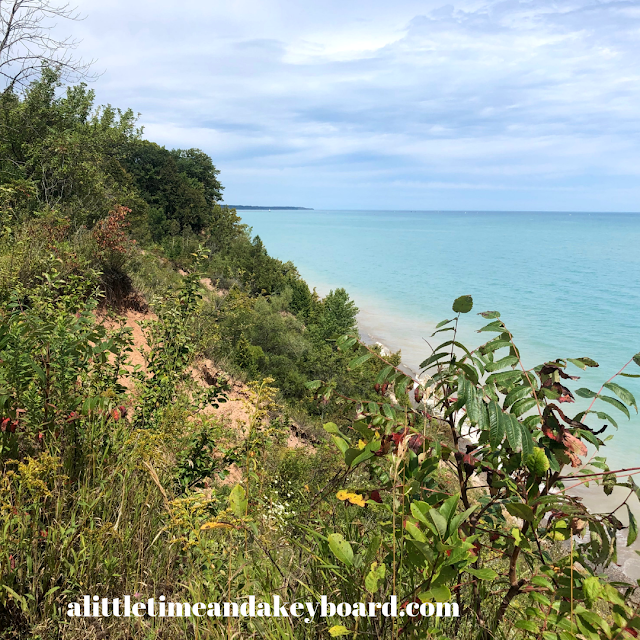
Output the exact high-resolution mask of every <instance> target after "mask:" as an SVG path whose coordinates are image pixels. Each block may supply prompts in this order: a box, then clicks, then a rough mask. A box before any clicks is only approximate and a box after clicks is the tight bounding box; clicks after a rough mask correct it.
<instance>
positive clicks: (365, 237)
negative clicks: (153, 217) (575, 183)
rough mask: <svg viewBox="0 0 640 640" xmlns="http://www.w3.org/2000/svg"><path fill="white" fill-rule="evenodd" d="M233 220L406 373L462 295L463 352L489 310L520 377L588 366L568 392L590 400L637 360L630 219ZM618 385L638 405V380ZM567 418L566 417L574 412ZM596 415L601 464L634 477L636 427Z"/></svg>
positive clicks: (386, 215) (639, 235) (393, 215)
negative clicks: (339, 291) (555, 363)
mask: <svg viewBox="0 0 640 640" xmlns="http://www.w3.org/2000/svg"><path fill="white" fill-rule="evenodd" d="M239 213H240V215H241V216H242V218H243V220H244V222H245V223H247V224H248V225H250V226H251V227H252V228H253V233H254V234H257V235H259V236H260V237H261V238H262V240H263V241H264V243H265V245H266V247H267V250H268V251H269V253H270V254H271V255H272V256H275V257H277V258H279V259H281V260H284V261H287V260H291V261H293V263H294V264H295V265H296V266H297V267H298V269H299V271H300V273H301V275H302V276H303V277H304V278H305V280H306V281H307V282H308V283H309V285H310V286H311V287H317V288H318V292H319V293H321V294H324V293H326V292H328V291H329V289H331V288H336V287H344V288H345V289H347V291H348V292H349V293H350V295H351V297H352V298H353V299H354V300H355V302H356V304H357V305H358V307H359V308H360V315H359V318H358V319H359V323H360V328H361V331H363V332H365V333H368V334H369V335H371V336H373V337H374V338H375V339H376V340H380V341H381V342H383V343H384V344H386V345H388V346H389V347H391V348H393V349H398V348H400V349H402V355H403V360H404V361H405V362H406V364H407V365H408V366H410V367H412V368H413V369H417V365H418V363H419V362H420V361H421V360H422V359H424V358H425V357H426V356H427V355H429V353H430V351H429V348H428V346H427V344H426V343H425V341H424V339H427V340H429V342H431V343H432V344H434V345H435V343H436V342H437V339H438V336H436V337H435V338H434V339H432V338H430V337H429V336H430V334H431V333H432V332H433V328H434V326H435V324H436V323H437V322H438V321H440V320H443V319H445V318H451V317H452V316H453V314H452V312H451V304H452V302H453V300H454V299H455V298H456V297H458V296H460V295H462V294H471V295H472V296H473V299H474V309H473V312H472V313H470V314H468V315H467V316H466V317H464V322H463V323H462V330H461V331H462V332H461V337H462V340H463V341H465V342H467V343H468V344H471V345H473V346H476V345H477V344H480V342H481V341H484V340H486V339H488V338H490V337H491V334H481V335H478V334H476V333H475V330H476V329H478V328H479V327H480V326H482V324H483V318H481V317H479V316H477V315H476V314H475V312H476V311H486V310H498V311H500V312H501V314H502V319H503V320H504V321H505V323H506V324H507V326H508V327H509V328H510V330H511V332H512V333H513V335H514V338H515V340H516V343H517V344H518V345H519V347H520V351H521V354H522V356H523V359H524V364H525V365H526V366H533V365H536V364H539V363H540V362H543V361H545V360H549V359H555V358H558V357H580V356H589V357H591V358H593V359H594V360H596V361H597V362H599V363H600V367H599V368H598V369H594V370H590V371H588V372H586V373H584V374H583V372H581V371H580V370H579V369H576V368H575V367H573V366H572V365H569V368H570V369H571V370H572V371H571V373H572V374H575V375H581V376H583V377H582V379H581V380H580V381H579V383H578V384H579V385H580V386H587V387H590V388H591V389H593V390H594V391H597V390H598V389H599V387H600V384H601V383H602V382H605V381H606V380H607V379H608V378H610V377H611V376H612V375H613V374H614V373H615V372H616V371H618V370H619V369H620V368H621V367H622V366H623V365H624V364H625V363H626V362H627V361H628V360H629V359H630V358H631V356H633V355H634V354H636V353H638V352H640V215H639V214H614V213H602V214H600V213H547V212H545V213H530V212H419V211H241V212H239ZM440 335H444V336H445V338H443V339H442V340H444V339H448V335H449V334H440ZM480 338H483V340H480ZM626 371H628V372H629V373H634V374H640V367H638V366H637V365H636V364H634V363H631V364H630V365H629V367H627V369H626ZM617 381H618V382H619V383H620V384H622V385H623V386H626V387H627V388H628V389H630V390H631V391H632V393H634V395H635V396H636V398H640V380H638V379H630V378H627V379H624V378H621V379H618V380H617ZM574 388H575V387H574ZM565 406H566V405H565ZM574 407H575V413H577V412H578V411H579V410H580V409H582V408H584V404H583V403H582V401H579V402H577V403H576V404H575V405H574ZM600 410H601V411H606V412H607V413H609V414H611V415H613V417H614V418H615V419H616V420H617V422H618V424H619V426H620V429H619V431H617V432H616V431H615V430H614V429H610V432H612V433H614V434H615V437H614V439H613V441H612V442H611V443H610V445H609V446H608V447H607V455H608V458H609V462H610V464H612V465H615V466H617V467H623V466H624V467H631V466H639V465H640V419H639V418H638V416H637V415H636V414H635V413H634V412H632V417H631V420H627V418H626V417H625V416H624V415H623V414H622V413H620V412H619V411H617V410H616V409H615V408H614V407H612V406H611V405H605V404H602V406H601V407H600ZM592 424H593V425H594V426H595V425H598V421H595V422H593V421H592ZM608 432H609V431H608Z"/></svg>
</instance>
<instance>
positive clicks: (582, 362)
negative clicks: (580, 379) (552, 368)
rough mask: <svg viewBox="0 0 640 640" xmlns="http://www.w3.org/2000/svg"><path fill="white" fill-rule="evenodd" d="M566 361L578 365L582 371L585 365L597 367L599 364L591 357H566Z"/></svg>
mask: <svg viewBox="0 0 640 640" xmlns="http://www.w3.org/2000/svg"><path fill="white" fill-rule="evenodd" d="M567 362H570V363H571V364H574V365H575V366H576V367H579V368H580V369H582V370H583V371H584V370H585V369H586V368H587V367H599V366H600V365H599V364H598V363H597V362H596V361H595V360H592V359H591V358H567Z"/></svg>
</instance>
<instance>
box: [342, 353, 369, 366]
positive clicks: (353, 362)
mask: <svg viewBox="0 0 640 640" xmlns="http://www.w3.org/2000/svg"><path fill="white" fill-rule="evenodd" d="M372 357H373V354H372V353H365V354H364V355H362V356H358V357H357V358H354V359H353V360H351V362H350V363H349V364H348V365H347V368H348V369H350V370H352V369H357V368H358V367H359V366H361V365H363V364H364V363H365V362H366V361H367V360H369V359H371V358H372Z"/></svg>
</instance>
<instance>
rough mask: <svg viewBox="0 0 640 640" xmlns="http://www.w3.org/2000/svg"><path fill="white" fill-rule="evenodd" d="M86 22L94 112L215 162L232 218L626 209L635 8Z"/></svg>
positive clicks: (262, 7)
mask: <svg viewBox="0 0 640 640" xmlns="http://www.w3.org/2000/svg"><path fill="white" fill-rule="evenodd" d="M81 9H82V10H83V11H84V12H85V13H86V14H87V16H88V17H87V19H86V21H85V22H83V23H80V24H78V25H76V27H77V28H78V30H79V31H80V34H79V35H80V36H81V37H83V38H84V43H83V45H82V53H83V54H84V55H85V56H86V57H89V58H90V57H97V58H98V59H99V62H98V68H101V67H102V68H106V69H107V71H106V73H105V74H104V76H102V78H101V79H100V80H99V81H98V83H97V86H96V89H97V93H98V98H99V100H100V101H102V102H111V103H113V104H115V105H118V106H122V107H129V106H130V107H132V108H133V109H134V110H136V111H140V112H142V120H141V122H142V123H143V124H145V125H146V132H147V135H148V137H149V138H151V139H154V140H157V141H159V142H161V143H163V144H166V145H168V146H172V147H173V146H180V147H191V146H198V147H201V148H203V149H204V150H205V151H207V152H208V153H210V154H211V156H212V157H213V159H214V162H215V163H216V164H217V165H218V167H219V168H220V169H221V170H222V175H221V178H222V180H223V183H224V184H225V185H226V187H227V189H226V192H225V195H226V199H227V201H231V202H235V203H246V204H259V203H262V202H265V201H268V203H270V204H278V203H279V202H285V203H293V204H300V205H303V206H315V207H318V208H320V207H323V206H327V207H332V208H339V207H351V208H356V207H363V208H366V207H377V208H382V207H386V206H393V207H396V208H468V207H469V206H470V203H472V202H473V198H474V197H475V198H476V200H477V203H478V205H477V206H476V207H475V208H526V209H530V208H531V207H530V206H528V204H529V203H530V202H531V198H532V195H531V194H532V193H535V198H536V201H537V202H539V203H540V207H541V208H550V209H559V208H570V209H580V208H589V209H593V208H600V209H622V210H636V209H638V208H640V199H639V198H640V188H636V187H635V182H636V181H637V173H638V169H637V167H640V146H639V145H638V144H637V139H638V133H637V131H638V120H639V118H640V82H639V79H640V78H639V76H640V74H639V73H638V71H637V58H638V53H639V50H640V44H639V43H640V40H639V39H638V33H639V32H640V6H639V4H638V2H637V0H629V1H617V0H612V1H605V0H563V2H562V3H558V2H556V1H554V0H531V1H518V0H500V1H498V0H493V1H486V0H478V1H472V0H468V1H462V2H455V1H454V2H449V4H443V3H442V2H439V1H435V2H434V1H432V0H427V1H424V0H422V1H414V0H399V1H398V2H396V3H393V4H392V3H389V2H387V1H386V0H385V1H383V0H353V1H352V2H349V3H344V2H342V1H339V0H322V1H321V0H306V1H305V2H304V3H300V2H294V1H293V0H261V1H260V2H256V1H255V0H238V1H236V2H233V3H227V2H221V1H220V0H216V1H214V2H202V1H201V0H200V1H198V2H196V1H195V0H185V1H183V2H181V3H179V5H176V3H169V2H168V1H167V0H157V1H155V2H150V1H147V0H144V1H143V0H137V1H135V2H130V1H129V2H124V1H123V0H110V1H109V2H107V3H105V2H100V3H98V2H97V0H82V2H81ZM450 185H464V186H463V187H460V186H458V187H455V188H454V187H451V186H450ZM474 185H476V186H475V187H474ZM452 192H453V193H452ZM463 192H464V193H463ZM506 192H508V193H509V195H508V196H506V195H505V193H506ZM248 194H250V197H249V195H248ZM460 194H463V195H460Z"/></svg>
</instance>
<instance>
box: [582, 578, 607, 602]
mask: <svg viewBox="0 0 640 640" xmlns="http://www.w3.org/2000/svg"><path fill="white" fill-rule="evenodd" d="M582 593H583V594H584V598H585V600H586V604H587V607H589V608H592V607H593V605H594V604H595V602H596V600H597V599H598V598H599V597H600V595H601V594H602V584H600V580H599V579H598V578H597V576H590V577H589V578H585V579H584V581H583V582H582Z"/></svg>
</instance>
